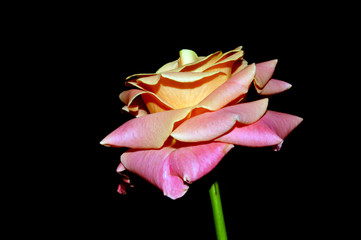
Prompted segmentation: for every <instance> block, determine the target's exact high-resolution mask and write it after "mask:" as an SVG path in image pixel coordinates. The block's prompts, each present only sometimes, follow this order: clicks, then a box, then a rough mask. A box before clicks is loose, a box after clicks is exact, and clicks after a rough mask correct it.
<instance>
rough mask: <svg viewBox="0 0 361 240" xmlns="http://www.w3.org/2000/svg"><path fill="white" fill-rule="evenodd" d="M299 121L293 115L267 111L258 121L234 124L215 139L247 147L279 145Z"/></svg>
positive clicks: (298, 118)
mask: <svg viewBox="0 0 361 240" xmlns="http://www.w3.org/2000/svg"><path fill="white" fill-rule="evenodd" d="M301 121H302V118H300V117H297V116H294V115H290V114H286V113H280V112H274V111H267V112H266V114H265V115H264V116H263V117H262V118H261V119H260V120H259V121H257V122H255V123H253V124H251V125H249V126H242V125H238V126H235V128H234V129H232V131H230V132H229V133H227V134H225V135H223V136H222V137H220V138H217V139H216V140H215V141H220V142H227V143H232V144H236V145H241V146H247V147H266V146H275V145H279V146H281V144H282V142H283V140H284V139H285V138H286V137H287V135H288V134H289V133H290V132H291V131H292V130H293V129H294V128H296V127H297V126H298V125H299V124H300V123H301Z"/></svg>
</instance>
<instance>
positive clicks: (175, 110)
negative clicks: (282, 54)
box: [101, 47, 302, 199]
mask: <svg viewBox="0 0 361 240" xmlns="http://www.w3.org/2000/svg"><path fill="white" fill-rule="evenodd" d="M243 55H244V52H243V51H242V47H238V48H236V49H234V50H232V51H229V52H226V53H224V54H223V53H222V52H220V51H219V52H216V53H213V54H210V55H209V56H207V57H198V56H197V54H196V53H194V52H193V51H191V50H182V51H180V58H179V59H178V60H175V61H173V62H170V63H167V64H165V65H164V66H163V67H161V68H160V69H159V70H158V71H157V72H156V73H151V74H135V75H132V76H130V77H128V78H127V82H126V85H127V86H133V87H135V88H136V89H131V90H127V91H124V92H122V93H121V94H120V100H121V101H122V102H123V103H124V104H125V106H124V107H123V109H124V110H125V111H128V112H129V113H131V114H133V115H134V116H136V118H134V119H132V120H130V121H128V122H126V123H124V124H123V125H121V126H120V127H119V128H117V129H116V130H114V131H113V132H112V133H110V134H109V135H108V136H107V137H105V138H104V139H103V140H102V141H101V144H103V145H105V146H111V147H127V148H130V150H128V151H127V152H125V153H124V154H122V156H121V163H120V165H119V167H118V169H117V171H118V172H122V171H124V170H129V171H131V172H134V173H136V174H138V175H139V176H141V177H143V178H145V179H146V180H148V181H149V182H151V183H152V184H153V185H155V186H157V187H158V188H159V189H161V190H162V191H163V193H164V195H166V196H168V197H170V198H172V199H177V198H180V197H182V196H183V195H184V194H185V193H186V191H187V189H188V187H189V184H190V183H191V182H193V181H196V180H198V179H200V178H201V177H203V176H204V175H206V174H207V173H209V172H210V171H211V170H212V169H213V168H214V167H215V166H216V165H217V164H218V163H219V162H220V160H221V159H222V158H223V157H224V156H225V155H226V154H227V152H228V151H229V150H231V149H232V148H233V147H234V145H242V146H248V147H265V146H273V147H274V148H275V149H276V150H279V149H280V147H281V145H282V142H283V140H284V139H285V137H286V136H287V135H288V134H289V133H290V132H291V131H292V130H293V129H294V128H295V127H297V125H298V124H300V123H301V121H302V118H300V117H297V116H293V115H290V114H286V113H280V112H275V111H270V110H267V105H268V98H263V99H261V100H258V101H253V102H245V96H246V94H247V92H248V89H249V88H250V86H251V83H252V82H253V83H254V87H255V88H256V90H257V92H258V93H259V94H260V95H267V96H268V95H273V94H276V93H280V92H282V91H284V90H287V89H289V88H290V87H291V85H290V84H288V83H286V82H283V81H280V80H276V79H271V77H272V75H273V72H274V69H275V66H276V64H277V60H272V61H268V62H263V63H258V64H250V65H248V63H247V61H246V60H244V59H243ZM122 176H123V180H124V182H122V183H121V184H120V186H119V188H118V191H119V192H120V193H125V188H126V185H127V184H129V179H128V177H127V176H125V175H124V174H122Z"/></svg>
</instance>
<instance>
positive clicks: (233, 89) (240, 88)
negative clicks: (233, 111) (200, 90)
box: [198, 64, 256, 111]
mask: <svg viewBox="0 0 361 240" xmlns="http://www.w3.org/2000/svg"><path fill="white" fill-rule="evenodd" d="M255 73H256V66H255V64H251V65H249V66H247V67H246V68H245V69H243V70H242V71H241V72H239V73H237V74H236V75H234V76H232V77H231V78H230V79H228V80H227V81H226V82H224V83H223V84H222V85H221V86H219V87H218V88H217V89H216V90H214V91H213V92H212V93H211V94H209V95H208V96H207V97H206V98H205V99H203V100H202V101H201V102H200V103H199V104H198V106H199V107H202V108H205V109H208V110H211V111H214V110H218V109H220V108H222V107H224V106H226V105H227V104H228V103H230V102H232V101H233V100H235V99H237V98H239V97H240V96H242V95H244V94H246V93H247V92H248V89H249V86H250V84H251V83H252V81H253V78H254V75H255Z"/></svg>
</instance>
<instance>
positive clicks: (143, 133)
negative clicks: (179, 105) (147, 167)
mask: <svg viewBox="0 0 361 240" xmlns="http://www.w3.org/2000/svg"><path fill="white" fill-rule="evenodd" d="M190 111H191V109H189V108H184V109H178V110H171V111H164V112H159V113H154V114H149V115H146V116H142V117H139V118H134V119H131V120H129V121H128V122H126V123H124V124H123V125H121V126H120V127H118V128H117V129H116V130H114V131H113V132H111V133H110V134H109V135H108V136H106V137H105V138H104V139H103V140H102V141H101V142H100V143H101V144H102V145H105V146H111V147H129V148H160V147H162V146H163V144H164V143H165V141H166V140H167V138H168V137H169V135H170V133H171V132H172V130H173V127H174V124H176V123H177V122H179V121H181V120H183V119H185V118H186V117H187V115H188V114H189V112H190Z"/></svg>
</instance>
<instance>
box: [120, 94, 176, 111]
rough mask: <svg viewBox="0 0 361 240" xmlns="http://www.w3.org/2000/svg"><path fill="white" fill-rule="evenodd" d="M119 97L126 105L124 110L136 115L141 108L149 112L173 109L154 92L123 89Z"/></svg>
mask: <svg viewBox="0 0 361 240" xmlns="http://www.w3.org/2000/svg"><path fill="white" fill-rule="evenodd" d="M140 96H141V98H140ZM119 98H120V100H121V101H122V102H123V103H124V104H126V105H127V106H128V108H126V109H124V110H126V111H128V112H130V113H132V114H133V115H136V116H138V111H141V110H144V111H146V110H149V112H150V113H155V112H162V111H167V110H173V109H174V107H172V106H171V105H170V104H168V103H167V102H165V101H164V100H163V99H161V98H160V97H158V96H157V95H155V94H154V93H152V92H149V91H145V90H139V89H131V90H128V91H124V92H122V93H120V95H119Z"/></svg>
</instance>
